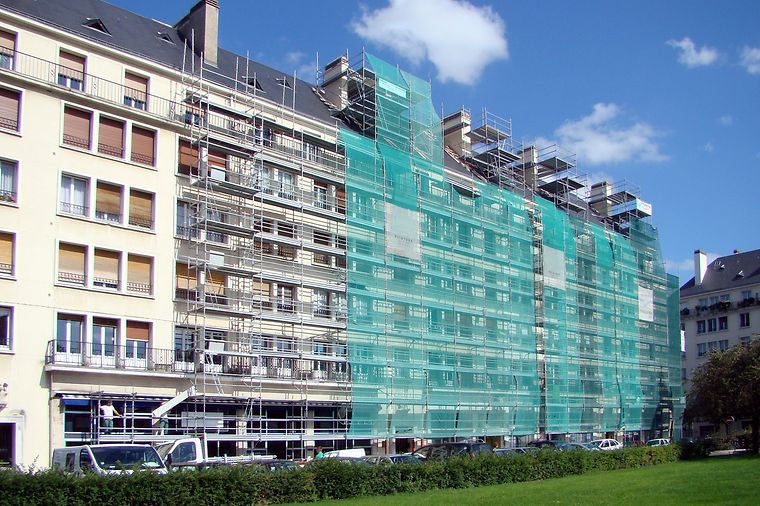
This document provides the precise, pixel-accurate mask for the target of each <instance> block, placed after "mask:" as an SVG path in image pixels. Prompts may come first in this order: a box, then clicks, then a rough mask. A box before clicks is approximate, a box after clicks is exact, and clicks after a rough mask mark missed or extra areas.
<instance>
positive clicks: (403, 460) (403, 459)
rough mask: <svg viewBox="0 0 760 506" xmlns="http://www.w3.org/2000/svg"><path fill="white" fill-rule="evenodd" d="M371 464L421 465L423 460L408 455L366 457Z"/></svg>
mask: <svg viewBox="0 0 760 506" xmlns="http://www.w3.org/2000/svg"><path fill="white" fill-rule="evenodd" d="M364 460H366V461H367V462H369V463H370V464H376V465H377V464H421V463H422V459H420V458H419V457H417V456H415V455H411V454H408V453H403V454H395V455H371V456H369V457H364Z"/></svg>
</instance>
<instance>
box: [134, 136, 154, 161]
mask: <svg viewBox="0 0 760 506" xmlns="http://www.w3.org/2000/svg"><path fill="white" fill-rule="evenodd" d="M155 137H156V132H154V131H153V130H147V129H145V128H140V127H137V126H133V127H132V161H133V162H137V163H144V164H146V165H153V163H154V159H153V157H154V151H153V150H154V145H155Z"/></svg>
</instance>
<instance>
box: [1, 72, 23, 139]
mask: <svg viewBox="0 0 760 506" xmlns="http://www.w3.org/2000/svg"><path fill="white" fill-rule="evenodd" d="M0 89H2V90H5V91H8V92H10V93H15V94H16V95H17V96H18V100H17V105H16V120H15V126H14V125H13V120H11V119H10V118H6V119H7V120H8V126H6V125H5V124H3V122H2V121H0V131H1V132H6V133H10V134H15V135H18V134H20V133H21V111H22V101H23V99H24V90H22V89H18V88H14V87H12V86H7V85H6V84H5V83H3V85H2V86H0Z"/></svg>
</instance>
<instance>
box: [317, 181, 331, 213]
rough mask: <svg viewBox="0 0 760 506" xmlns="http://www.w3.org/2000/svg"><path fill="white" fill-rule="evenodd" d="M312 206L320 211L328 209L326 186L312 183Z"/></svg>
mask: <svg viewBox="0 0 760 506" xmlns="http://www.w3.org/2000/svg"><path fill="white" fill-rule="evenodd" d="M314 206H315V207H318V208H320V209H328V208H329V206H328V205H327V184H326V183H318V182H316V181H315V182H314Z"/></svg>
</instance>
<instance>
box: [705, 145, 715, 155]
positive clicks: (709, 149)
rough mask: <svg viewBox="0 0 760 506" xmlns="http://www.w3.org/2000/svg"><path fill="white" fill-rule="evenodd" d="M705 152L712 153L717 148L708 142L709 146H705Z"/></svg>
mask: <svg viewBox="0 0 760 506" xmlns="http://www.w3.org/2000/svg"><path fill="white" fill-rule="evenodd" d="M705 151H707V152H708V153H712V152H713V151H715V146H713V143H712V142H708V143H707V144H705Z"/></svg>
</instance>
